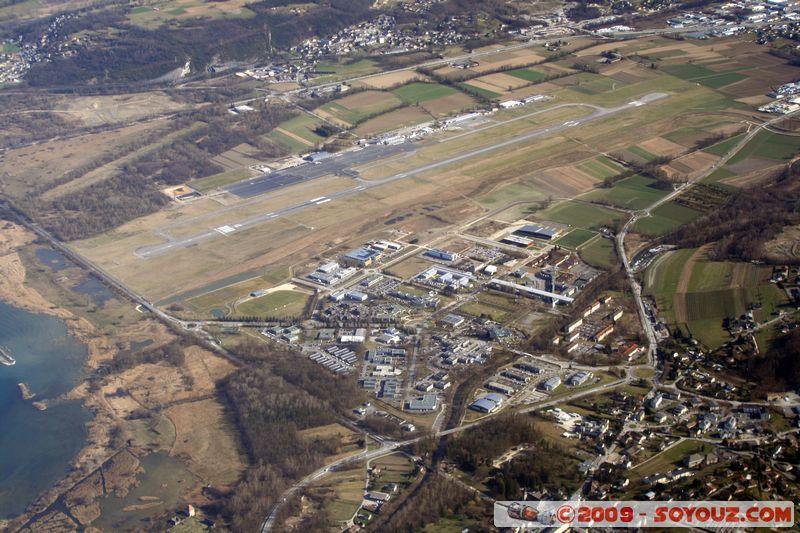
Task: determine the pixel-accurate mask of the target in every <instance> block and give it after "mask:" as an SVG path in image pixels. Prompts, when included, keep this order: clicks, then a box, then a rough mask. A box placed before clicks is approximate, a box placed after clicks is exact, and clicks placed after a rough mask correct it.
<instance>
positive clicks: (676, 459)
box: [631, 440, 714, 478]
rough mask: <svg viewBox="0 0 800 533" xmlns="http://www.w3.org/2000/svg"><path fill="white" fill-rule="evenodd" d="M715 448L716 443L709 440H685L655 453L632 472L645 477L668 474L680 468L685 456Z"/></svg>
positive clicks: (707, 451)
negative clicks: (657, 473)
mask: <svg viewBox="0 0 800 533" xmlns="http://www.w3.org/2000/svg"><path fill="white" fill-rule="evenodd" d="M713 448H714V445H713V444H710V443H708V442H701V441H696V440H685V441H682V442H679V443H678V444H675V445H673V446H671V447H669V448H667V449H666V450H664V451H663V452H661V453H659V454H658V455H654V456H653V457H651V458H650V459H649V460H647V461H645V462H644V463H642V464H639V465H636V466H635V467H634V468H633V469H632V470H631V472H632V473H633V474H635V475H636V476H640V477H643V478H644V477H647V476H650V475H652V474H655V473H656V472H660V473H662V474H666V473H667V472H669V471H671V470H674V469H676V468H679V467H680V466H681V464H680V463H681V461H683V459H684V457H686V456H688V455H691V454H693V453H703V454H705V453H709V452H710V451H711V450H712V449H713Z"/></svg>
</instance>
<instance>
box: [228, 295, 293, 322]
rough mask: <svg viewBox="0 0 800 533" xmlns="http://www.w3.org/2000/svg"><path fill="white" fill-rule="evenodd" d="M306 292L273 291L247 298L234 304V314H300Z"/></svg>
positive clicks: (286, 315) (289, 315)
mask: <svg viewBox="0 0 800 533" xmlns="http://www.w3.org/2000/svg"><path fill="white" fill-rule="evenodd" d="M307 301H308V294H305V293H302V292H296V291H275V292H273V293H270V294H267V295H266V296H260V297H258V298H253V299H252V300H247V301H246V302H244V303H241V304H239V305H237V306H236V314H237V315H240V316H270V317H272V316H277V317H291V316H300V315H301V314H302V313H303V309H304V308H305V305H306V302H307Z"/></svg>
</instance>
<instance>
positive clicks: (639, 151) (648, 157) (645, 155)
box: [626, 144, 658, 161]
mask: <svg viewBox="0 0 800 533" xmlns="http://www.w3.org/2000/svg"><path fill="white" fill-rule="evenodd" d="M626 150H627V151H628V152H630V153H632V154H633V155H635V156H638V157H641V158H642V159H644V160H645V161H653V160H654V159H657V158H658V156H657V155H655V154H651V153H650V152H648V151H647V150H645V149H644V148H640V147H638V146H636V145H635V144H634V145H631V146H628V148H626Z"/></svg>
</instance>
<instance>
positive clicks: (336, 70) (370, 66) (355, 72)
mask: <svg viewBox="0 0 800 533" xmlns="http://www.w3.org/2000/svg"><path fill="white" fill-rule="evenodd" d="M380 70H381V69H380V67H379V66H378V64H377V63H376V62H375V61H373V60H371V59H359V60H357V61H349V62H348V61H342V62H341V63H340V62H338V61H320V62H319V63H317V66H316V68H315V72H316V73H317V74H318V76H317V77H315V78H314V80H313V83H314V84H317V85H318V84H320V83H328V82H332V81H336V80H340V79H344V78H354V77H357V76H366V75H367V74H373V73H375V72H379V71H380Z"/></svg>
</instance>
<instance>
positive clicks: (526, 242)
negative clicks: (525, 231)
mask: <svg viewBox="0 0 800 533" xmlns="http://www.w3.org/2000/svg"><path fill="white" fill-rule="evenodd" d="M500 242H502V243H503V244H510V245H511V246H517V247H518V248H529V247H530V246H531V245H532V244H533V240H532V239H526V238H525V237H520V236H518V235H506V236H505V237H503V238H502V239H500Z"/></svg>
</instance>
